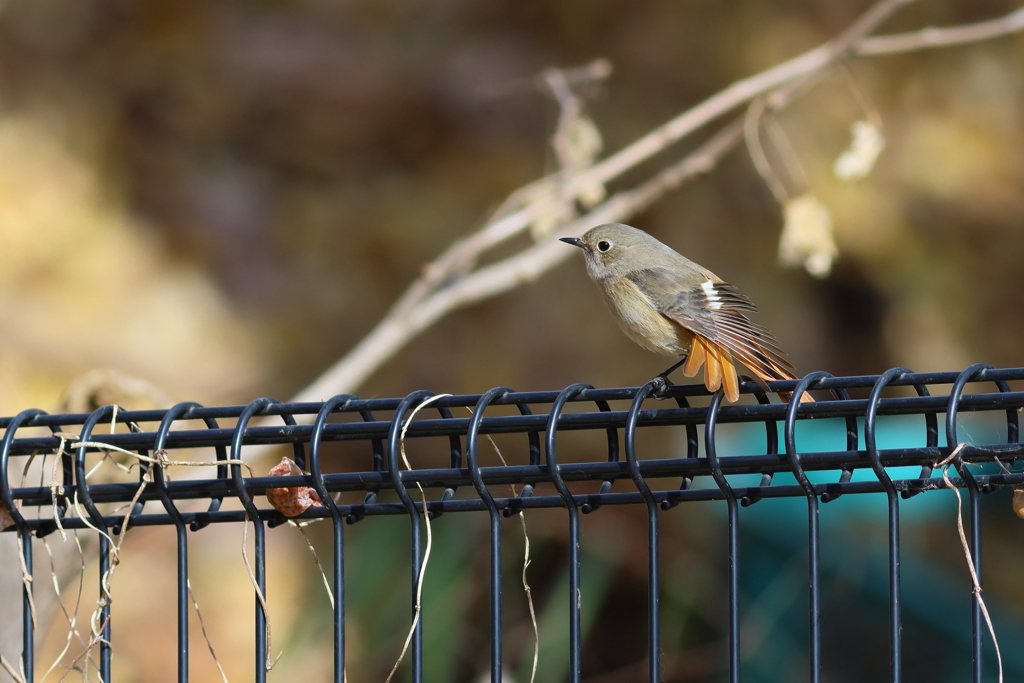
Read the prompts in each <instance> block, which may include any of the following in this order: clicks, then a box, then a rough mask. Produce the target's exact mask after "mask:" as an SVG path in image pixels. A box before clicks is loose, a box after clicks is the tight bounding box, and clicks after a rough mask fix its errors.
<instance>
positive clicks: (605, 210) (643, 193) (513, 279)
mask: <svg viewBox="0 0 1024 683" xmlns="http://www.w3.org/2000/svg"><path fill="white" fill-rule="evenodd" d="M909 2H912V0H882V1H881V2H878V3H877V4H875V5H874V6H872V7H871V8H870V9H869V10H868V11H867V12H865V13H864V14H863V15H862V16H861V17H860V18H859V19H857V21H855V22H854V23H853V24H851V25H850V27H849V28H847V29H846V30H845V31H844V32H843V33H842V34H840V35H839V36H837V37H836V38H834V39H833V40H831V41H829V42H828V43H825V44H824V45H822V46H820V47H818V48H816V49H814V50H811V51H809V52H806V53H804V54H802V55H800V56H798V57H795V58H793V59H791V60H789V61H786V62H783V63H782V64H779V65H778V66H775V67H773V68H771V69H768V70H767V71H764V72H762V73H760V74H757V75H755V76H751V77H749V78H746V79H743V80H741V81H737V82H736V83H734V84H732V85H731V86H729V87H728V88H726V89H725V90H722V91H721V92H719V93H718V94H716V95H714V96H712V97H710V98H708V99H707V100H705V101H703V102H701V103H700V104H698V105H697V106H695V107H693V108H692V109H689V110H687V111H685V112H683V113H682V114H680V115H679V116H677V117H675V118H674V119H672V120H671V121H669V122H667V123H665V124H664V125H662V126H659V127H658V128H656V129H654V130H653V131H651V132H650V133H648V134H647V135H645V136H643V137H641V138H640V139H639V140H637V141H636V142H634V143H633V144H631V145H629V146H627V147H625V148H624V149H622V150H620V151H619V152H617V153H615V154H613V155H611V156H609V157H607V158H605V159H604V160H603V161H600V162H598V163H596V164H594V165H592V166H589V167H588V168H585V169H583V170H577V171H576V172H573V173H566V172H564V171H567V170H568V169H563V171H560V172H559V173H556V174H554V175H551V176H548V177H546V178H542V179H540V180H538V181H536V182H534V183H531V184H529V185H526V186H524V187H522V188H520V189H519V190H516V191H515V192H513V193H512V195H510V196H509V198H508V199H507V200H506V201H505V203H504V204H503V205H502V207H501V208H500V209H499V210H498V211H497V212H496V213H495V215H494V216H492V217H491V219H490V220H489V221H488V222H487V223H486V224H485V225H484V226H483V227H482V228H481V229H480V230H479V231H478V232H476V233H473V234H472V235H470V236H468V237H466V238H464V239H462V240H459V241H457V242H455V243H454V244H453V245H452V246H451V247H449V248H448V249H447V250H446V251H445V252H444V253H442V254H441V255H440V256H439V257H438V258H437V259H435V260H434V261H433V262H432V263H430V264H428V265H427V266H425V267H424V270H423V275H422V276H421V277H420V278H419V279H417V280H416V281H415V282H414V283H413V284H412V285H411V286H410V287H409V289H408V290H407V291H406V293H405V294H404V295H403V296H402V297H401V298H400V299H399V301H398V302H397V303H396V304H395V305H394V307H392V309H391V310H390V311H389V312H388V314H387V315H386V316H385V317H384V319H383V320H381V322H380V323H379V324H378V325H377V326H376V327H375V328H374V329H373V330H372V331H371V332H370V333H369V334H368V335H367V336H366V337H365V338H364V339H363V340H362V341H360V342H359V343H358V344H357V345H356V346H355V348H353V349H352V350H351V351H350V352H349V353H348V354H347V355H345V356H344V357H343V358H341V359H340V360H339V361H338V362H337V363H335V364H334V365H333V366H332V367H331V368H329V369H328V370H327V371H326V372H324V373H323V374H322V375H321V376H320V377H319V378H318V379H317V380H316V381H314V382H313V383H312V384H311V385H310V386H308V387H307V388H306V389H304V390H302V391H301V392H299V394H298V395H297V396H295V398H294V399H293V400H295V401H316V400H321V399H326V398H328V397H330V396H333V395H335V394H338V393H344V392H350V391H353V390H355V389H356V388H357V387H358V386H359V385H360V384H361V383H362V382H363V381H364V380H365V379H366V378H367V377H368V376H369V375H371V374H372V373H373V372H375V371H376V370H377V368H379V367H380V365H381V364H383V363H384V362H385V361H386V360H387V359H388V358H390V357H391V356H392V355H393V354H394V353H395V352H396V351H398V349H400V348H401V347H402V346H404V345H405V344H406V343H408V341H409V340H411V339H412V338H413V337H415V336H416V335H417V334H419V333H420V332H421V331H423V330H424V329H426V328H427V327H429V326H430V325H431V324H433V323H434V322H436V321H437V320H438V319H439V318H441V317H442V316H444V315H446V314H447V313H449V312H450V311H452V310H454V309H456V308H459V307H462V306H466V305H469V304H472V303H475V302H477V301H481V300H484V299H487V298H490V297H493V296H496V295H498V294H501V293H504V292H507V291H509V290H512V289H514V288H516V287H518V286H520V285H522V284H524V283H527V282H530V281H532V280H535V279H536V278H538V277H539V276H540V275H542V274H543V273H545V272H547V271H548V270H550V269H551V268H553V267H554V266H556V265H557V264H559V263H561V262H562V261H564V260H566V259H568V258H569V256H570V255H572V253H573V252H571V251H570V250H568V249H565V248H564V246H563V245H561V244H559V243H557V242H555V241H554V240H553V239H545V240H543V241H540V242H538V243H536V244H534V245H532V246H529V247H527V248H526V249H524V250H523V251H521V252H519V253H518V254H516V255H514V256H511V257H509V258H506V259H504V260H502V261H499V262H497V263H494V264H491V265H488V266H485V267H482V268H479V269H477V270H475V271H474V270H473V268H474V267H475V265H476V263H477V261H478V260H479V258H480V257H481V256H482V255H483V254H484V253H485V252H487V251H488V250H489V249H491V248H493V247H494V246H496V245H498V244H500V243H502V242H504V241H506V240H508V239H509V238H511V237H513V236H515V235H518V234H520V233H521V232H522V231H524V230H525V229H526V228H528V227H530V226H531V225H532V224H533V223H534V222H536V221H537V220H538V219H539V218H541V217H542V216H543V215H544V213H545V212H547V211H550V210H551V207H552V202H553V201H554V202H556V203H557V202H558V201H563V202H564V201H566V200H568V201H570V202H571V201H573V200H574V198H577V197H578V196H579V194H580V192H585V191H587V190H588V189H591V188H593V187H594V186H595V185H599V186H602V187H603V186H604V185H605V184H607V183H608V182H609V181H611V180H613V179H615V178H618V177H619V176H621V175H622V174H623V173H624V172H626V171H628V170H630V169H632V168H634V167H636V166H637V165H639V164H641V163H643V162H645V161H647V160H649V159H651V158H652V157H654V156H655V155H657V154H659V153H660V152H662V151H664V150H666V149H667V148H668V147H669V146H671V145H673V144H674V143H676V142H678V141H679V140H681V139H682V138H684V137H686V136H687V135H689V134H690V133H693V132H694V131H696V130H698V129H700V128H702V127H704V126H706V125H707V124H709V123H711V122H712V121H714V120H716V119H718V118H719V117H721V116H722V115H724V114H727V113H728V112H730V111H732V110H734V109H736V108H738V107H740V106H741V105H744V104H746V103H748V102H750V101H751V100H753V99H755V98H758V97H761V96H763V95H766V94H767V95H768V97H767V100H766V104H767V108H768V109H771V110H779V109H781V108H784V107H785V106H786V105H787V104H789V103H790V102H791V101H792V100H793V99H794V98H795V97H797V96H798V95H799V94H801V93H802V92H804V91H805V90H806V89H807V88H808V87H809V86H810V85H811V84H812V83H813V82H815V81H816V79H817V78H819V77H820V76H821V74H822V73H824V72H825V71H826V70H827V68H828V67H830V66H831V65H833V64H836V63H837V62H839V61H840V60H843V59H845V58H847V57H852V56H862V55H863V56H868V55H881V54H894V53H900V52H909V51H914V50H919V49H926V48H932V47H940V46H944V45H958V44H962V43H967V42H975V41H980V40H986V39H990V38H995V37H998V36H1002V35H1008V34H1011V33H1015V32H1018V31H1021V30H1022V29H1024V9H1021V10H1018V11H1016V12H1013V13H1012V14H1010V15H1007V16H1006V17H1003V18H1001V19H996V20H992V21H986V22H982V23H978V24H972V25H965V26H958V27H952V28H944V29H936V28H927V29H922V30H920V31H916V32H912V33H904V34H897V35H893V36H882V37H874V38H867V37H865V36H866V34H867V33H869V32H871V31H873V30H874V29H876V28H877V27H878V26H879V25H880V24H881V23H882V22H883V21H884V20H885V19H886V18H888V17H889V16H890V15H891V14H892V13H893V12H895V11H896V10H897V9H899V8H901V7H902V6H903V5H906V4H908V3H909ZM595 65H596V66H595ZM585 68H586V67H584V69H585ZM591 68H594V69H596V70H598V71H599V72H605V71H607V67H606V66H605V63H604V62H601V61H599V62H595V63H594V65H591ZM573 76H574V80H578V78H579V76H578V74H576V73H575V72H574V74H573ZM546 80H547V81H548V82H549V84H550V83H551V74H550V73H549V74H548V78H547V79H546ZM555 81H556V84H557V85H558V87H562V86H565V85H566V84H567V80H566V79H565V78H564V74H563V76H562V78H561V80H559V79H558V78H556V79H555ZM563 95H564V93H563ZM742 134H743V117H742V116H741V117H740V119H738V120H736V121H733V122H732V123H731V124H729V125H727V126H725V127H723V128H722V129H721V131H719V133H717V134H716V135H715V136H713V137H712V138H711V139H710V140H709V141H708V142H706V143H705V144H704V145H703V146H701V147H700V148H699V149H698V150H696V151H694V152H693V153H691V154H689V155H687V156H686V157H685V158H684V159H682V160H681V161H679V162H677V163H675V164H673V165H671V166H669V167H668V168H665V169H663V170H661V171H660V172H658V173H656V174H655V175H654V176H652V177H651V178H650V179H649V180H647V181H646V182H644V183H642V184H641V185H639V186H638V187H636V188H634V189H632V190H629V191H626V192H620V193H617V194H615V195H613V196H612V197H610V198H608V199H607V200H605V201H604V202H603V203H601V204H600V205H598V206H596V207H595V208H593V209H592V210H590V211H589V212H588V213H586V214H584V215H583V216H581V217H579V218H577V219H575V220H573V221H571V222H569V223H568V224H565V225H563V226H562V228H561V230H559V231H558V233H557V234H558V235H565V234H577V233H579V232H582V231H584V230H585V229H587V228H589V227H592V226H594V225H597V224H600V223H605V222H617V221H624V220H626V219H628V218H629V217H630V216H633V215H635V214H636V213H638V212H639V211H641V210H643V209H644V208H646V207H647V206H649V205H650V204H651V203H653V202H654V201H657V200H658V199H659V198H660V197H661V196H663V195H664V194H665V193H666V192H668V191H670V190H672V189H674V188H676V187H678V186H679V185H681V184H682V183H684V182H686V181H687V180H688V179H690V178H693V177H694V176H696V175H699V174H701V173H706V172H708V171H710V170H711V169H712V168H713V167H714V166H715V164H716V163H717V161H718V159H719V158H721V156H722V155H724V154H725V153H726V152H728V151H729V150H730V149H732V148H733V147H734V146H735V145H736V143H737V142H738V141H739V140H740V139H741V137H742Z"/></svg>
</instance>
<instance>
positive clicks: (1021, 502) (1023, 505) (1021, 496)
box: [1013, 489, 1024, 519]
mask: <svg viewBox="0 0 1024 683" xmlns="http://www.w3.org/2000/svg"><path fill="white" fill-rule="evenodd" d="M1013 511H1014V512H1016V513H1017V516H1018V517H1020V518H1021V519H1024V489H1014V490H1013Z"/></svg>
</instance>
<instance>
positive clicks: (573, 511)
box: [544, 382, 593, 683]
mask: <svg viewBox="0 0 1024 683" xmlns="http://www.w3.org/2000/svg"><path fill="white" fill-rule="evenodd" d="M588 389H593V387H592V386H590V385H589V384H585V383H582V382H581V383H579V384H572V385H569V386H568V387H566V388H565V389H563V390H562V393H560V394H559V395H558V397H557V398H556V399H555V401H554V403H553V404H552V405H551V412H550V413H549V414H548V424H547V429H546V431H545V434H544V450H545V455H546V456H547V465H548V476H549V477H551V483H552V484H554V485H555V490H557V491H558V495H559V496H561V498H562V500H563V501H564V502H565V507H566V509H567V510H568V511H569V680H570V681H571V683H580V675H581V674H580V651H581V649H582V645H581V641H580V511H579V508H578V507H577V505H576V499H575V498H573V495H572V493H570V491H569V487H568V486H566V485H565V481H564V480H563V479H562V474H561V472H559V469H558V458H557V457H556V455H555V435H556V434H557V433H558V420H559V418H560V417H561V415H562V411H563V410H564V409H565V404H566V403H567V402H568V401H570V400H572V399H573V398H576V397H578V396H579V395H580V394H581V393H583V392H585V391H587V390H588Z"/></svg>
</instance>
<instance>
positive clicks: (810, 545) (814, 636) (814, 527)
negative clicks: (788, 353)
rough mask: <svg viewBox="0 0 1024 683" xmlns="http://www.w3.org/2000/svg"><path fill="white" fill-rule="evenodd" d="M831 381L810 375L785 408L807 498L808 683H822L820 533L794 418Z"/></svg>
mask: <svg viewBox="0 0 1024 683" xmlns="http://www.w3.org/2000/svg"><path fill="white" fill-rule="evenodd" d="M828 377H832V375H830V374H829V373H827V372H812V373H810V374H809V375H807V376H806V377H804V378H803V379H801V380H800V381H799V382H797V385H796V388H795V389H793V395H792V396H791V397H790V399H789V406H788V407H787V408H786V424H785V442H786V457H787V458H788V459H789V464H790V467H791V468H792V470H793V476H794V477H796V481H797V483H798V484H800V488H802V489H803V490H804V495H805V496H807V537H808V540H807V555H808V572H807V573H808V575H809V577H810V582H809V583H810V585H809V589H810V590H809V596H808V598H809V599H808V608H809V612H810V618H809V621H810V647H809V651H810V673H811V683H818V682H819V681H820V680H821V624H820V623H819V615H820V614H821V610H820V586H819V583H820V576H821V574H820V555H821V549H820V547H819V542H818V541H819V531H818V497H817V496H816V495H815V493H814V486H813V485H812V484H811V482H810V480H808V479H807V475H806V474H804V468H803V467H802V466H801V464H800V454H799V453H798V452H797V449H796V415H797V411H798V410H799V408H800V398H801V397H802V396H803V394H804V392H806V391H807V390H808V389H809V388H811V387H813V386H815V385H816V384H818V383H819V382H820V381H821V380H823V379H825V378H828Z"/></svg>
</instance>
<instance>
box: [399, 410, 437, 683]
mask: <svg viewBox="0 0 1024 683" xmlns="http://www.w3.org/2000/svg"><path fill="white" fill-rule="evenodd" d="M447 396H451V394H435V395H434V396H430V397H428V398H427V399H426V400H425V401H423V402H422V403H420V404H419V405H418V406H416V407H415V408H413V410H412V412H411V413H409V417H407V418H405V423H404V424H403V425H402V432H401V434H400V435H399V437H398V450H399V452H400V453H401V454H402V463H403V464H405V469H407V470H411V469H412V465H410V464H409V458H408V457H406V455H405V432H406V431H407V430H408V429H409V425H410V424H411V423H412V419H413V418H414V417H416V413H418V412H420V411H421V410H423V409H424V408H426V407H427V406H428V405H430V404H431V403H433V402H434V401H437V400H440V399H442V398H445V397H447ZM416 488H418V489H419V490H420V502H422V503H423V519H424V521H425V523H426V526H427V547H426V548H425V549H424V550H423V561H422V562H420V567H419V575H418V578H417V580H416V604H415V606H414V607H413V612H414V614H413V617H412V625H411V626H410V627H409V633H408V635H406V637H405V645H403V646H402V652H401V653H399V655H398V659H397V660H396V661H395V665H394V666H393V667H391V673H389V674H388V677H387V678H386V679H384V683H391V679H392V678H394V676H395V672H396V671H398V667H399V665H400V664H401V663H402V660H403V659H405V653H406V652H407V651H408V650H409V643H411V642H412V636H413V634H414V633H416V626H417V624H419V623H420V614H421V613H422V611H423V579H424V578H425V577H426V575H427V561H428V560H430V549H431V546H432V545H433V541H434V537H433V532H432V530H431V525H430V515H429V514H428V513H427V494H426V493H425V492H424V491H423V485H422V484H420V483H419V482H416Z"/></svg>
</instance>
